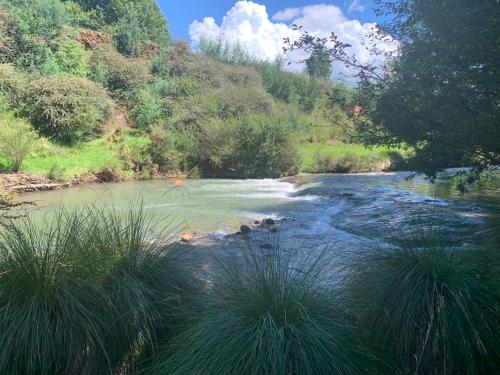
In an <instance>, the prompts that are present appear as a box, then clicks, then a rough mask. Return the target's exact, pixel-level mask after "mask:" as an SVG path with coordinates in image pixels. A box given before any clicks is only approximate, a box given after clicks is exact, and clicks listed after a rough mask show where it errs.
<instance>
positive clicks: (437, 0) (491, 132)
mask: <svg viewBox="0 0 500 375" xmlns="http://www.w3.org/2000/svg"><path fill="white" fill-rule="evenodd" d="M379 3H380V5H381V8H380V10H379V13H380V14H384V15H386V16H391V19H393V20H394V21H392V22H391V23H389V24H387V25H385V26H384V28H383V32H384V33H386V34H390V35H392V36H394V37H396V38H397V39H398V40H399V41H400V43H401V48H400V57H399V58H398V59H397V61H396V62H395V64H394V65H393V69H392V74H390V75H389V76H388V77H387V78H386V79H385V80H384V81H383V82H379V83H378V86H379V87H378V90H373V87H372V88H371V89H370V92H371V93H374V92H375V93H377V97H376V99H377V100H376V105H375V107H374V109H373V111H372V113H371V115H372V117H373V120H374V123H375V124H377V125H376V126H375V127H372V129H371V132H370V133H369V134H371V135H376V137H371V139H372V140H374V141H376V142H380V141H382V142H384V143H386V144H396V143H404V144H407V145H409V146H411V147H413V148H414V149H415V151H416V156H415V160H414V168H415V169H416V170H418V171H419V172H425V173H426V174H428V175H430V176H435V174H436V172H438V171H440V170H442V169H444V168H447V167H454V166H460V165H475V166H477V167H479V168H484V167H487V166H489V165H492V164H498V163H499V162H500V95H499V87H500V4H499V3H498V1H497V0H474V1H467V0H397V1H382V0H380V1H379Z"/></svg>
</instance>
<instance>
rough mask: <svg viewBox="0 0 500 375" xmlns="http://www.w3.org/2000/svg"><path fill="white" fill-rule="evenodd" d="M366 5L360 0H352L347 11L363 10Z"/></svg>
mask: <svg viewBox="0 0 500 375" xmlns="http://www.w3.org/2000/svg"><path fill="white" fill-rule="evenodd" d="M365 9H366V7H365V6H364V5H363V4H362V3H361V0H353V2H352V3H351V5H349V8H348V10H349V12H364V11H365Z"/></svg>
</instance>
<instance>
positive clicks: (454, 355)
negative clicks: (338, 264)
mask: <svg viewBox="0 0 500 375" xmlns="http://www.w3.org/2000/svg"><path fill="white" fill-rule="evenodd" d="M443 238H444V235H442V234H441V235H440V233H439V230H437V229H426V228H424V229H420V230H416V231H414V233H400V234H399V240H398V241H396V242H394V243H393V244H391V245H390V246H389V247H388V248H378V249H368V250H365V251H362V252H361V254H358V256H357V257H356V258H355V261H353V262H352V263H351V264H350V268H351V269H350V271H351V272H350V277H349V279H348V281H347V283H346V290H347V291H348V294H347V296H348V301H349V303H351V305H352V309H353V312H354V313H355V314H356V315H357V316H358V318H359V326H360V328H361V332H362V334H363V335H364V339H365V340H368V341H371V342H373V343H375V344H376V345H377V346H378V347H379V348H380V349H381V350H383V351H385V352H387V353H388V354H392V358H393V360H394V361H395V363H397V366H398V367H399V368H400V369H401V371H402V372H403V373H412V374H464V373H467V374H477V373H498V371H500V356H499V351H498V348H500V334H499V332H500V298H499V297H500V278H499V275H500V252H499V251H498V249H476V248H463V247H453V246H452V245H450V244H449V243H448V244H446V241H444V240H443Z"/></svg>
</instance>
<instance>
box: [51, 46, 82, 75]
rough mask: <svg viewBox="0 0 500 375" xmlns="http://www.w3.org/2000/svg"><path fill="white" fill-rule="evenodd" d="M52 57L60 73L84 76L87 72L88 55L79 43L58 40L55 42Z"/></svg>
mask: <svg viewBox="0 0 500 375" xmlns="http://www.w3.org/2000/svg"><path fill="white" fill-rule="evenodd" d="M54 58H55V60H56V62H57V65H58V67H59V71H60V72H62V73H67V74H73V75H78V76H82V77H85V76H87V74H88V73H89V65H88V56H87V53H86V52H85V49H84V48H83V47H82V45H81V44H80V43H78V42H77V41H74V40H60V41H58V42H57V43H56V52H55V54H54Z"/></svg>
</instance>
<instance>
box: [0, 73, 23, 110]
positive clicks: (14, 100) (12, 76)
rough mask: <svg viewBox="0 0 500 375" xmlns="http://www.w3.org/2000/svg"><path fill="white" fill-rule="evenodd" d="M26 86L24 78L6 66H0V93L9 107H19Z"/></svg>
mask: <svg viewBox="0 0 500 375" xmlns="http://www.w3.org/2000/svg"><path fill="white" fill-rule="evenodd" d="M27 85H28V81H27V79H26V77H25V76H24V75H23V74H21V73H18V72H17V71H16V70H15V69H14V67H12V66H11V65H8V64H0V92H1V93H2V94H3V95H5V96H6V99H7V101H8V102H9V104H10V105H11V106H14V107H21V106H22V102H23V100H24V96H25V91H26V88H27Z"/></svg>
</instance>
